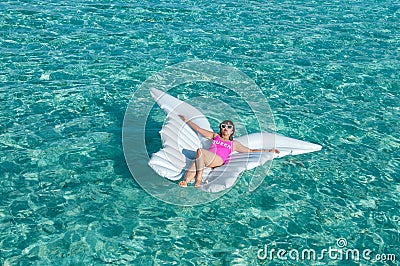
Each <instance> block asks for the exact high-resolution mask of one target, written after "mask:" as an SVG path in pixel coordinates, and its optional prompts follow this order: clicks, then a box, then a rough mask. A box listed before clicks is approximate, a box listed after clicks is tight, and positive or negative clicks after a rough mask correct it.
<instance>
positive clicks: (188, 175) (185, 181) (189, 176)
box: [179, 159, 196, 187]
mask: <svg viewBox="0 0 400 266" xmlns="http://www.w3.org/2000/svg"><path fill="white" fill-rule="evenodd" d="M195 160H196V159H195ZM195 160H194V161H193V163H192V165H191V166H190V167H189V169H188V170H187V171H186V174H185V177H184V178H183V180H182V181H180V182H179V185H180V186H181V187H187V184H188V183H189V182H190V181H192V180H193V178H194V177H195V175H196V161H195Z"/></svg>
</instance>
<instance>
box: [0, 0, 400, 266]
mask: <svg viewBox="0 0 400 266" xmlns="http://www.w3.org/2000/svg"><path fill="white" fill-rule="evenodd" d="M398 21H400V4H399V3H398V2H397V1H367V0H360V1H350V2H349V1H333V2H332V1H329V2H325V1H268V2H267V3H264V2H262V1H231V2H227V1H172V2H171V1H165V2H160V1H138V2H133V1H121V0H119V1H101V2H100V3H97V2H92V1H75V0H72V1H50V2H49V1H41V0H39V1H3V2H2V3H0V111H1V116H0V152H1V153H0V192H1V193H0V264H2V265H57V264H59V265H180V264H181V265H257V264H262V265H267V264H270V263H271V264H277V265H309V264H315V265H324V264H327V263H328V264H330V265H358V264H359V263H361V264H362V265H368V264H372V263H373V262H375V265H395V264H396V263H398V261H399V260H400V248H399V247H400V240H399V239H400V234H399V232H400V212H399V204H400V198H399V193H400V183H399V181H400V177H399V174H398V170H399V165H400V156H399V148H400V132H399V119H400V112H399V108H400V104H399V103H400V96H399V89H400V88H399V87H400V86H399V85H400V78H399V73H400V48H399V43H400V26H399V23H398ZM193 59H197V60H212V61H217V62H221V63H223V64H227V65H231V66H233V67H236V68H238V69H239V70H241V71H242V72H244V73H246V74H247V75H248V76H250V77H251V78H252V79H254V81H255V82H256V83H257V84H258V85H259V86H260V88H261V89H262V91H263V93H264V94H265V96H266V97H267V98H268V99H269V104H270V106H271V108H272V111H273V114H274V118H275V123H276V130H277V132H278V133H280V134H283V135H286V136H290V137H294V138H298V139H303V140H307V141H310V142H314V143H318V144H320V145H322V146H323V150H322V151H320V152H317V153H311V154H305V155H300V156H296V157H285V158H282V159H279V160H275V161H274V162H273V164H272V167H271V170H270V172H269V173H268V174H266V176H265V180H264V182H263V183H262V185H261V186H260V187H259V188H258V189H257V190H255V191H254V192H253V193H247V192H245V191H244V190H243V186H244V181H242V180H245V179H246V175H249V173H245V175H244V176H243V178H242V179H241V181H239V183H238V184H237V186H235V187H234V188H233V189H232V190H231V191H230V192H229V193H227V194H226V195H224V196H223V197H222V198H220V199H218V200H216V201H214V202H212V203H209V204H206V205H201V206H197V207H178V206H174V205H169V204H166V203H163V202H162V201H159V200H157V199H155V198H153V197H152V196H150V195H148V194H147V193H146V192H145V191H143V189H142V188H141V187H140V186H139V185H138V184H137V183H136V182H135V180H134V179H133V178H132V176H131V174H130V172H129V170H128V168H127V166H126V163H125V159H124V154H123V150H122V137H121V130H122V121H123V118H124V113H125V109H126V107H127V105H128V103H129V101H130V100H131V95H132V94H133V92H134V91H135V90H136V89H137V88H138V87H139V86H140V84H141V83H143V82H144V81H145V80H146V78H148V77H149V76H151V75H153V74H155V73H157V72H158V71H160V70H162V69H164V68H165V67H167V66H170V65H172V64H175V63H180V62H184V61H187V60H193ZM195 88H199V90H198V91H197V90H196V89H195ZM201 88H202V87H201V86H199V87H189V91H190V92H191V94H192V95H196V94H199V95H204V94H205V91H204V90H203V91H202V90H201ZM183 97H184V96H183ZM210 97H211V96H210ZM227 101H229V100H227ZM235 108H237V110H238V113H239V114H240V115H242V116H243V117H247V116H248V114H247V113H246V107H245V106H244V105H242V106H241V105H240V104H239V105H238V106H235ZM162 119H163V114H162V113H161V112H157V111H154V117H153V119H152V120H151V121H153V124H150V125H149V126H148V128H149V130H150V129H151V128H153V133H152V135H151V136H152V138H149V139H148V140H147V141H148V142H149V143H150V144H153V146H151V147H149V150H152V149H154V151H155V150H157V149H158V147H159V145H160V142H159V136H158V135H157V132H158V130H159V127H160V126H161V124H162ZM247 126H249V127H251V126H252V125H251V124H249V125H247ZM340 238H344V239H346V241H347V243H348V244H347V246H346V247H347V248H353V249H358V250H360V251H362V250H365V249H370V250H372V255H371V256H370V257H371V258H373V260H371V261H367V260H362V261H354V260H349V261H343V260H338V259H336V260H334V259H329V258H325V259H324V260H322V261H313V260H298V261H295V260H288V261H282V260H279V259H278V258H277V257H276V253H275V257H274V259H273V261H272V262H271V260H270V259H269V258H268V259H265V260H260V259H258V258H257V253H258V251H259V250H260V249H262V248H264V246H265V245H268V247H269V248H270V249H272V248H275V249H280V248H281V249H286V250H288V251H289V250H292V249H297V250H299V251H300V252H301V251H302V250H303V249H315V250H317V251H320V250H322V249H329V248H330V247H332V248H338V245H337V240H338V239H340ZM377 254H378V255H379V254H383V255H385V254H386V255H387V254H395V255H396V256H397V257H396V258H397V260H396V261H386V262H385V261H382V260H380V261H379V260H375V255H377Z"/></svg>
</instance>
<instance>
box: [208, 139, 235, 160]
mask: <svg viewBox="0 0 400 266" xmlns="http://www.w3.org/2000/svg"><path fill="white" fill-rule="evenodd" d="M232 146H233V141H223V140H222V139H221V138H220V136H219V135H217V136H215V138H214V139H213V142H212V144H211V146H210V148H209V149H208V150H209V151H211V152H213V153H215V154H217V155H219V156H220V157H221V158H222V160H223V161H224V163H225V162H226V160H227V159H228V157H229V155H230V154H231V152H232V148H233V147H232Z"/></svg>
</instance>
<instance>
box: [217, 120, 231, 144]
mask: <svg viewBox="0 0 400 266" xmlns="http://www.w3.org/2000/svg"><path fill="white" fill-rule="evenodd" d="M222 124H229V125H232V126H233V128H232V134H231V135H230V136H229V140H230V141H232V140H233V135H234V134H235V125H234V124H233V122H232V121H231V120H224V121H222V122H221V123H220V124H219V136H220V137H222V129H221V125H222Z"/></svg>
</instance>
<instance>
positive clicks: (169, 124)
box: [149, 89, 322, 192]
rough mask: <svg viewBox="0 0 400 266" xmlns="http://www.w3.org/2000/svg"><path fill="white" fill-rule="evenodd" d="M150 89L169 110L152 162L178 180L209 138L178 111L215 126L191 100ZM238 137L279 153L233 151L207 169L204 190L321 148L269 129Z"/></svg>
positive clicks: (230, 183) (224, 186)
mask: <svg viewBox="0 0 400 266" xmlns="http://www.w3.org/2000/svg"><path fill="white" fill-rule="evenodd" d="M150 93H151V95H152V97H153V98H154V99H155V100H156V102H157V103H158V105H159V106H160V107H161V108H162V109H163V110H164V111H165V113H166V114H167V119H166V123H165V124H164V126H163V127H162V129H161V131H160V133H161V139H162V143H163V148H162V149H161V150H159V151H158V152H156V153H154V154H153V155H152V157H151V159H150V161H149V165H150V167H151V168H153V169H154V171H156V173H158V174H159V175H160V176H163V177H165V178H168V179H170V180H179V179H181V178H182V176H183V174H184V169H186V168H187V167H188V166H189V165H190V164H191V162H192V160H193V159H194V158H195V152H196V150H197V149H198V148H206V149H207V148H208V147H209V145H210V142H209V141H208V140H207V139H206V138H204V137H202V136H201V135H199V134H198V133H196V132H195V131H194V130H192V129H191V128H190V127H189V126H188V125H186V123H184V122H183V121H182V119H181V118H180V117H179V116H178V114H183V115H185V116H186V117H188V118H189V119H190V120H192V121H193V122H194V123H195V124H197V125H198V126H200V127H201V128H204V129H207V130H209V131H213V130H212V129H211V127H210V124H209V122H208V120H207V118H206V117H205V116H204V115H203V114H202V113H201V112H200V111H199V110H197V109H196V108H194V107H193V106H191V105H190V104H188V103H185V102H182V101H180V100H178V99H176V98H174V97H172V96H170V95H168V94H166V93H164V92H162V91H160V90H157V89H151V90H150ZM235 140H237V141H239V142H240V143H241V144H243V145H244V146H246V147H249V148H251V149H263V148H264V149H270V148H274V147H275V148H276V149H278V150H279V151H280V153H279V154H276V153H270V152H262V153H259V152H256V153H237V152H235V153H232V154H231V156H230V157H229V159H228V161H227V162H226V163H225V164H224V165H222V166H220V167H216V168H214V169H209V168H206V169H205V170H204V172H203V181H204V183H203V186H202V190H204V191H207V192H219V191H222V190H225V189H228V188H230V187H232V186H233V185H234V184H235V182H236V180H237V179H238V177H239V175H240V173H241V172H243V171H245V170H249V169H252V168H254V167H257V166H260V165H262V164H264V163H265V162H266V161H268V160H272V159H274V158H280V157H283V156H286V155H297V154H302V153H308V152H313V151H319V150H320V149H321V148H322V147H321V146H320V145H317V144H313V143H310V142H306V141H301V140H297V139H293V138H288V137H285V136H281V135H277V134H273V133H266V132H260V133H252V134H248V135H244V136H241V137H238V138H235Z"/></svg>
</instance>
